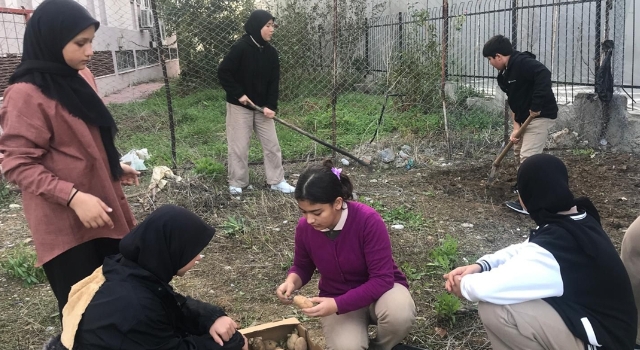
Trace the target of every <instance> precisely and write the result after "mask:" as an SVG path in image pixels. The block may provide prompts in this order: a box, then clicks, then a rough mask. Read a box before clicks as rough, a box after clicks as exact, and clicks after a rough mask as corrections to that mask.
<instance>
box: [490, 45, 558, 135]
mask: <svg viewBox="0 0 640 350" xmlns="http://www.w3.org/2000/svg"><path fill="white" fill-rule="evenodd" d="M498 86H500V89H502V91H504V92H506V93H507V97H508V99H509V107H510V108H511V110H512V111H513V112H514V113H515V121H516V122H518V123H520V124H522V123H524V121H525V120H526V119H527V117H528V116H529V110H531V111H534V112H540V116H539V117H542V118H549V119H556V117H557V116H558V104H557V103H556V98H555V95H554V94H553V90H552V89H551V72H550V71H549V69H547V67H545V66H544V64H542V63H540V62H539V61H537V60H536V56H535V55H534V54H532V53H531V52H528V51H525V52H518V51H514V52H513V54H512V55H511V57H509V63H508V64H507V68H506V69H505V70H503V71H501V72H500V73H499V74H498Z"/></svg>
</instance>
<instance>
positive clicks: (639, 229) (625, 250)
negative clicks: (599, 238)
mask: <svg viewBox="0 0 640 350" xmlns="http://www.w3.org/2000/svg"><path fill="white" fill-rule="evenodd" d="M620 257H621V258H622V262H623V263H624V267H626V268H627V273H628V274H629V279H630V280H631V287H632V288H633V296H634V298H635V299H636V307H638V310H639V311H638V319H639V320H640V217H638V218H637V219H636V220H635V221H634V222H633V223H632V224H631V226H629V228H628V229H627V232H626V233H625V234H624V238H623V239H622V249H621V254H620ZM636 344H640V324H639V325H638V333H637V335H636Z"/></svg>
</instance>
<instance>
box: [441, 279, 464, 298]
mask: <svg viewBox="0 0 640 350" xmlns="http://www.w3.org/2000/svg"><path fill="white" fill-rule="evenodd" d="M453 280H454V283H452V284H451V285H449V286H448V287H446V288H447V292H449V293H451V294H453V295H455V296H457V297H458V298H460V299H464V296H463V295H462V291H461V290H460V285H461V284H462V283H461V282H462V277H460V276H454V277H453ZM448 283H449V281H447V282H446V283H445V285H447V284H448Z"/></svg>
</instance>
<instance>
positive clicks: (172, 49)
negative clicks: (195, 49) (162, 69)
mask: <svg viewBox="0 0 640 350" xmlns="http://www.w3.org/2000/svg"><path fill="white" fill-rule="evenodd" d="M169 59H170V60H177V59H178V49H177V48H175V47H170V48H169Z"/></svg>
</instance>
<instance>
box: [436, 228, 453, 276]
mask: <svg viewBox="0 0 640 350" xmlns="http://www.w3.org/2000/svg"><path fill="white" fill-rule="evenodd" d="M429 257H430V258H431V261H432V262H431V263H430V264H429V265H430V266H434V267H436V268H437V270H438V271H437V272H443V273H446V272H449V271H450V270H451V269H453V268H454V267H455V264H456V260H457V259H458V242H457V241H456V240H455V238H453V237H451V236H449V235H447V236H446V237H445V238H444V239H443V240H442V242H441V243H440V245H439V246H438V247H436V248H434V249H433V250H432V251H431V252H430V253H429Z"/></svg>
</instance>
